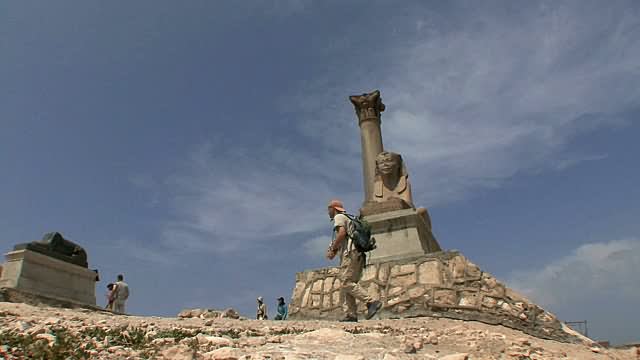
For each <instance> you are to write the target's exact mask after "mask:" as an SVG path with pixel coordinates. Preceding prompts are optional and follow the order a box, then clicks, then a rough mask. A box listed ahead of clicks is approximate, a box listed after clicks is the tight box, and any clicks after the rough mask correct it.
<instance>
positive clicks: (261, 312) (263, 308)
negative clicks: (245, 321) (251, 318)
mask: <svg viewBox="0 0 640 360" xmlns="http://www.w3.org/2000/svg"><path fill="white" fill-rule="evenodd" d="M257 300H258V311H257V314H256V319H258V320H267V319H268V318H269V316H268V315H267V304H265V303H264V301H263V300H262V296H258V299H257Z"/></svg>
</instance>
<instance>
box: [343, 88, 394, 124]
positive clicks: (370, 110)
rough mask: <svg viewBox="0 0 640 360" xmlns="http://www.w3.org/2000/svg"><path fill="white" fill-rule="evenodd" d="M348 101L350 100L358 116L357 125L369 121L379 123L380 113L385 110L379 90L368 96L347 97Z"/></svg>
mask: <svg viewBox="0 0 640 360" xmlns="http://www.w3.org/2000/svg"><path fill="white" fill-rule="evenodd" d="M349 100H351V103H352V104H353V106H354V108H355V110H356V114H357V115H358V125H361V124H362V123H363V122H364V121H369V120H377V121H380V113H381V112H383V111H384V109H385V106H384V104H383V103H382V98H381V97H380V90H375V91H373V92H371V93H368V94H362V95H352V96H349Z"/></svg>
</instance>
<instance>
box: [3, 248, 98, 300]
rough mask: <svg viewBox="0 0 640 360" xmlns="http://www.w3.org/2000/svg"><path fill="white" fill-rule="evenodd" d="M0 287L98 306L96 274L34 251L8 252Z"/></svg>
mask: <svg viewBox="0 0 640 360" xmlns="http://www.w3.org/2000/svg"><path fill="white" fill-rule="evenodd" d="M5 256H6V260H7V261H6V262H5V263H4V264H3V269H2V277H0V288H14V289H17V290H23V291H26V292H30V293H34V294H37V295H42V296H47V297H51V298H55V299H60V300H66V301H71V302H75V303H79V304H87V305H94V306H95V305H96V273H95V272H94V271H93V270H89V269H87V268H84V267H82V266H78V265H74V264H70V263H68V262H64V261H62V260H58V259H55V258H52V257H49V256H46V255H43V254H40V253H37V252H34V251H30V250H17V251H11V252H8V253H7V254H6V255H5Z"/></svg>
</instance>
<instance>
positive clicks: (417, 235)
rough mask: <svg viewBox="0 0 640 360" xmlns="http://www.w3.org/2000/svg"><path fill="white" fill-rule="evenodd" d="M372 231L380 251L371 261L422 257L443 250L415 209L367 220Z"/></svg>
mask: <svg viewBox="0 0 640 360" xmlns="http://www.w3.org/2000/svg"><path fill="white" fill-rule="evenodd" d="M364 219H365V220H366V221H367V222H368V223H369V224H371V228H372V236H373V237H375V239H376V244H377V246H378V247H377V249H375V250H373V251H371V252H370V253H369V254H370V255H369V256H368V261H370V262H379V261H388V260H396V259H402V258H408V257H414V256H420V255H424V254H428V253H432V252H436V251H441V249H440V245H439V244H438V242H437V241H436V239H435V238H434V237H433V234H432V233H431V230H430V229H428V228H427V225H426V224H425V221H424V218H423V217H422V216H420V215H419V214H418V213H417V211H416V210H415V209H404V210H396V211H390V212H386V213H382V214H374V215H369V216H366V217H365V218H364Z"/></svg>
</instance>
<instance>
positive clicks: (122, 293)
mask: <svg viewBox="0 0 640 360" xmlns="http://www.w3.org/2000/svg"><path fill="white" fill-rule="evenodd" d="M113 292H114V295H113V312H115V313H118V314H124V313H125V303H126V301H127V299H128V298H129V285H127V283H126V282H124V275H122V274H120V275H118V281H116V283H115V289H114V290H113Z"/></svg>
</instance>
